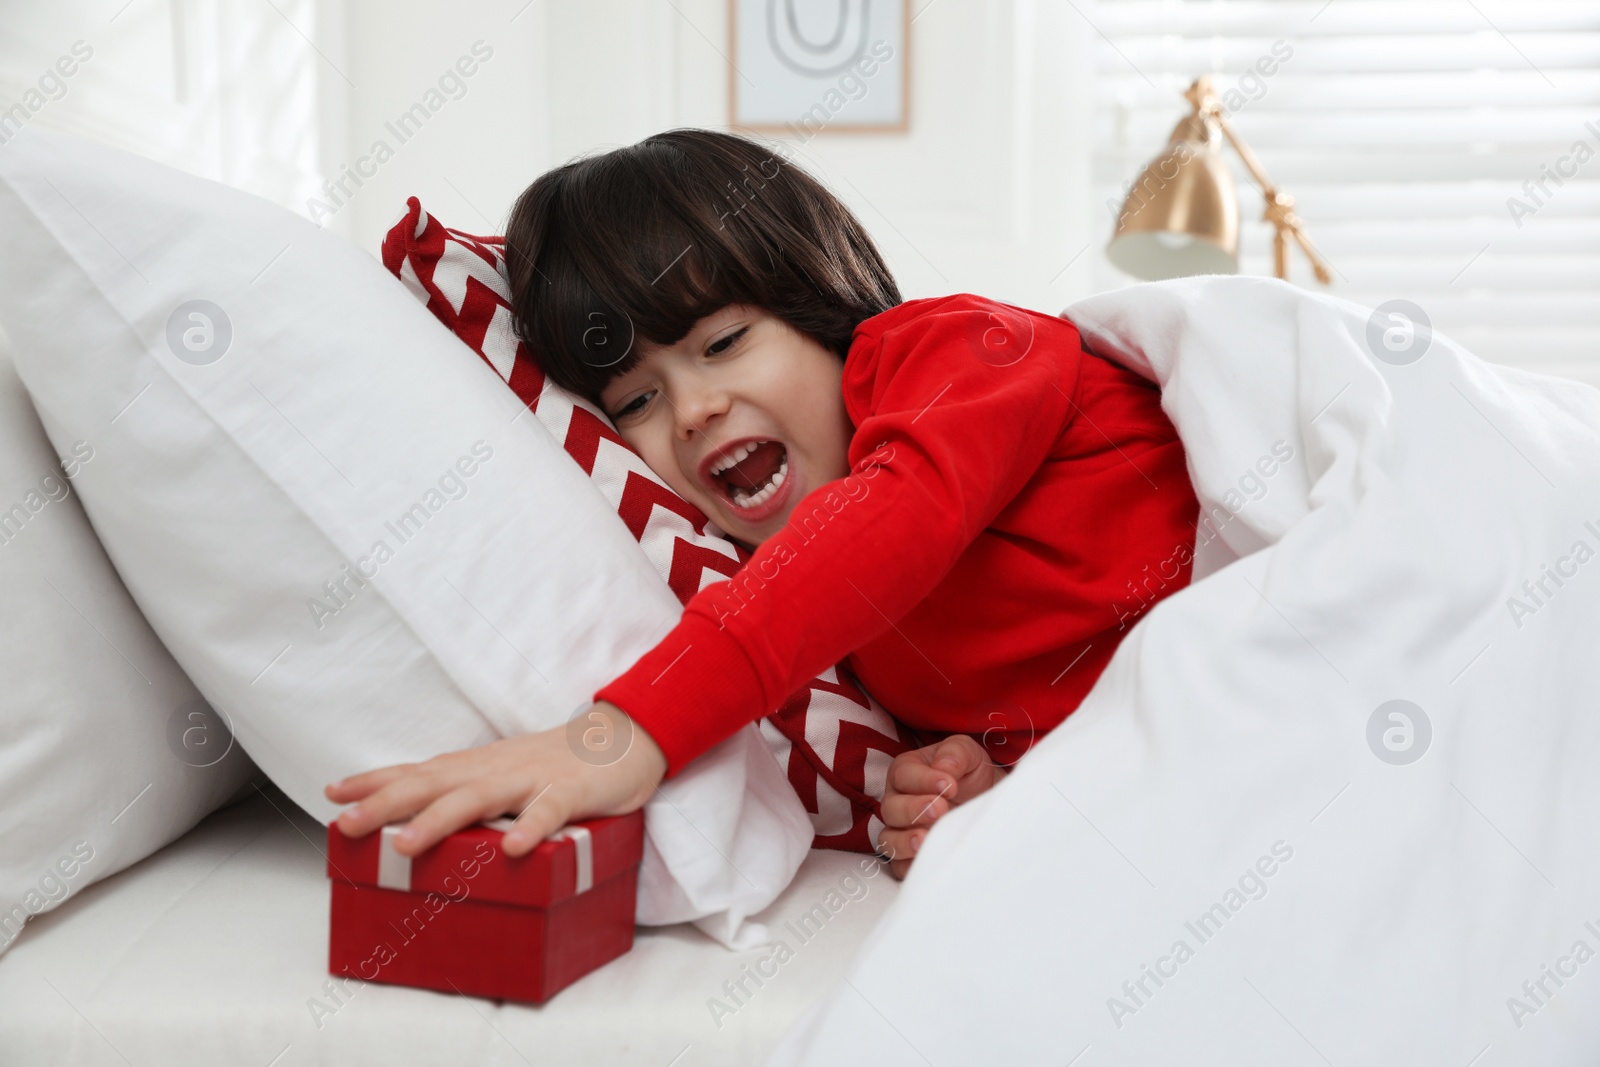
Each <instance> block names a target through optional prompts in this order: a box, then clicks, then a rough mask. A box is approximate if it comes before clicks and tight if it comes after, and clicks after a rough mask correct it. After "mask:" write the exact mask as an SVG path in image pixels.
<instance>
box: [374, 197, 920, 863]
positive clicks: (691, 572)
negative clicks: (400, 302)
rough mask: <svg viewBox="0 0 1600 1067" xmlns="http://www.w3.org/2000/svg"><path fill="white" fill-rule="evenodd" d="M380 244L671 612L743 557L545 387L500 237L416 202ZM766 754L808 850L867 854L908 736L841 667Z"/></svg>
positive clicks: (767, 730) (558, 392) (781, 725)
mask: <svg viewBox="0 0 1600 1067" xmlns="http://www.w3.org/2000/svg"><path fill="white" fill-rule="evenodd" d="M406 206H407V211H406V214H405V216H404V217H403V218H402V219H401V220H400V221H399V222H397V223H396V224H395V225H394V226H393V228H391V229H390V230H389V233H388V235H387V236H386V237H385V238H384V241H383V265H384V266H385V267H387V268H389V270H390V271H392V272H393V273H394V274H395V275H396V276H397V277H398V278H399V279H400V280H401V281H402V282H404V283H405V285H406V287H407V288H408V289H410V290H411V291H412V292H413V293H414V294H416V296H417V299H419V300H421V301H423V302H424V303H426V304H427V305H428V310H429V311H431V312H433V313H434V315H435V316H437V317H438V319H439V321H440V322H443V323H444V324H445V325H446V326H447V327H449V328H450V330H451V331H453V332H454V333H455V335H456V336H457V337H459V338H461V340H463V341H464V342H466V344H467V346H468V347H469V348H471V349H472V350H473V351H474V352H476V353H478V355H479V356H481V357H482V358H483V360H484V362H486V363H488V364H489V366H491V367H493V368H494V369H495V372H496V373H498V374H499V375H500V377H501V378H503V379H504V380H505V382H506V384H507V385H509V386H510V387H511V391H512V392H514V393H516V395H517V397H518V398H519V399H521V401H522V402H523V403H524V404H525V405H527V407H528V410H530V411H532V412H533V414H534V415H535V417H536V418H537V419H538V420H539V422H540V424H541V425H543V426H544V428H545V429H546V430H548V431H549V432H550V433H551V434H553V435H554V436H555V439H556V440H557V441H560V442H561V443H562V446H563V447H564V448H565V449H566V451H567V454H568V455H570V456H572V458H573V459H574V460H576V461H577V463H578V465H579V466H580V467H582V468H583V470H584V472H585V473H586V474H588V475H589V477H590V478H592V479H594V482H595V486H596V488H598V489H599V490H600V492H601V493H602V494H603V495H604V496H605V498H606V499H607V500H608V501H610V502H611V504H612V505H613V506H614V507H616V509H617V514H618V515H620V516H621V518H622V521H623V522H624V523H625V524H626V525H627V527H628V529H629V530H630V531H631V532H632V533H633V536H634V537H636V538H638V540H639V547H641V548H642V549H644V552H645V555H646V556H648V557H649V559H650V562H651V563H653V564H655V567H656V569H657V570H658V571H660V572H661V576H662V577H663V578H665V579H666V581H667V584H668V585H669V586H670V587H671V588H672V591H673V593H674V594H676V595H677V597H678V600H679V601H680V602H681V603H688V601H689V599H690V598H691V597H693V596H694V595H695V594H696V593H698V592H699V591H700V590H701V589H702V588H704V587H705V586H707V585H710V584H711V583H713V582H720V581H724V580H726V579H727V578H728V577H730V576H732V575H733V574H735V573H737V572H738V570H739V568H740V567H742V566H743V565H744V562H745V560H746V559H747V558H748V555H749V554H748V553H746V552H744V551H743V550H742V549H740V548H739V546H737V545H735V544H734V543H733V542H732V541H729V540H727V539H726V538H724V537H721V536H719V535H718V534H716V533H714V532H713V531H714V530H715V527H712V528H711V529H709V530H708V529H707V519H706V516H705V515H704V514H702V513H701V512H700V509H698V508H696V507H695V506H694V505H693V504H691V503H689V502H688V501H687V500H684V499H683V498H682V497H680V496H678V495H677V494H676V493H674V492H673V491H672V490H671V489H669V488H668V487H667V485H666V483H664V482H662V481H661V479H660V478H658V477H656V474H655V472H654V471H652V470H651V469H650V468H649V467H648V466H647V465H646V464H645V462H644V460H642V459H640V458H639V457H638V456H637V455H636V454H635V453H634V452H633V451H632V449H630V448H629V447H628V445H627V443H626V442H624V441H623V439H622V437H621V436H620V435H618V433H617V432H616V430H615V429H613V428H612V426H611V422H610V420H609V419H607V418H606V416H605V413H604V412H602V411H600V410H599V409H598V408H596V407H595V406H594V405H593V404H590V403H589V402H588V401H586V400H583V399H581V398H579V397H576V396H573V395H572V394H570V393H568V392H567V391H566V390H564V389H561V388H559V387H557V386H555V385H553V384H550V383H548V382H546V381H545V378H544V374H543V373H542V372H541V371H540V370H539V366H538V364H537V363H535V362H534V360H533V357H532V356H531V355H530V353H529V352H528V349H527V346H526V345H524V344H523V343H522V341H521V339H520V338H519V337H518V336H517V333H516V329H515V328H514V326H513V325H512V318H511V303H510V288H509V286H508V285H507V283H506V278H505V272H504V262H505V239H504V238H502V237H474V236H472V235H471V234H466V233H462V232H461V231H459V230H452V229H448V228H446V227H445V226H444V225H442V224H441V223H440V222H439V221H438V220H437V219H435V218H433V217H432V216H431V215H429V214H428V213H427V212H425V211H423V210H422V204H421V203H420V202H419V201H418V200H417V198H416V197H412V198H411V199H409V200H407V201H406ZM761 733H762V736H763V737H765V738H766V739H767V742H768V744H770V745H771V746H772V752H773V755H774V756H775V757H776V758H777V760H778V763H779V765H781V766H782V767H783V768H784V769H785V771H786V773H787V774H788V777H789V782H790V783H791V784H792V785H793V786H794V789H795V792H796V793H797V794H799V796H800V800H801V802H802V803H803V804H804V805H805V807H806V810H807V811H808V812H810V813H811V823H812V826H813V827H814V828H815V830H816V838H815V840H814V841H813V845H814V846H815V847H817V848H835V849H847V850H852V851H858V852H871V851H872V850H873V846H874V844H876V842H877V840H878V832H879V831H880V830H882V829H883V823H882V821H881V820H880V818H879V814H880V813H879V811H878V805H879V803H880V802H881V800H882V798H883V791H884V785H885V780H886V776H887V773H888V769H889V763H890V761H892V760H893V759H894V757H895V756H896V755H898V754H899V753H901V752H905V751H907V750H908V749H910V748H912V747H914V745H915V743H916V742H915V738H914V737H913V735H912V734H911V733H910V732H909V731H907V730H906V729H905V728H904V727H902V726H901V725H900V724H899V723H897V722H896V721H895V720H894V719H893V718H891V717H890V715H889V714H888V713H887V712H886V711H884V710H883V709H882V708H881V707H879V706H878V704H877V702H876V701H874V700H873V699H872V698H871V697H869V696H868V695H867V694H866V693H865V692H864V691H862V689H861V687H860V686H858V685H857V684H856V683H855V680H854V679H853V678H851V677H850V676H849V674H848V673H847V672H846V671H845V670H844V669H843V668H842V667H838V668H834V669H831V670H828V671H824V672H823V673H822V674H821V675H819V676H818V677H817V678H815V679H813V680H812V682H811V683H810V685H809V686H807V687H806V688H805V689H802V690H800V691H799V692H798V693H795V694H794V695H793V696H791V697H790V698H789V699H788V700H787V701H785V702H784V704H783V706H782V707H781V708H779V709H778V710H777V711H776V712H774V713H773V714H772V715H771V716H770V717H768V718H766V719H763V720H761Z"/></svg>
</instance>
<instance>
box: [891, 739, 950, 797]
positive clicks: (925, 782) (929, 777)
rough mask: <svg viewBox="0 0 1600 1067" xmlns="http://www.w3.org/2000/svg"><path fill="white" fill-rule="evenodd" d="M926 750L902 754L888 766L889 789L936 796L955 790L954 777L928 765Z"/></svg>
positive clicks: (927, 751)
mask: <svg viewBox="0 0 1600 1067" xmlns="http://www.w3.org/2000/svg"><path fill="white" fill-rule="evenodd" d="M929 751H930V750H928V749H925V748H923V749H918V750H917V751H915V752H902V753H901V754H900V755H898V756H896V757H895V758H894V762H892V763H890V764H889V788H890V789H891V790H893V791H894V792H896V793H923V794H927V795H929V796H937V795H939V794H940V793H948V792H949V791H950V790H952V789H954V788H955V785H956V777H957V776H956V775H953V774H951V773H950V772H948V771H944V770H935V769H934V768H933V767H931V766H929V763H928V758H927V757H928V754H929Z"/></svg>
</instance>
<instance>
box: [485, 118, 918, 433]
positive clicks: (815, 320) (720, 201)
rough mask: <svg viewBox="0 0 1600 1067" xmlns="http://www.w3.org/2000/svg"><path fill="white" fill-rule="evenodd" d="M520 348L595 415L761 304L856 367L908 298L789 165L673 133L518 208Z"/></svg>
mask: <svg viewBox="0 0 1600 1067" xmlns="http://www.w3.org/2000/svg"><path fill="white" fill-rule="evenodd" d="M506 265H507V267H508V270H509V273H510V276H511V308H512V312H513V314H514V316H515V319H516V326H517V332H518V333H519V334H520V335H521V336H522V339H523V340H525V341H526V342H527V343H528V346H529V347H530V348H531V349H532V351H533V354H534V358H535V359H537V360H538V362H539V365H540V367H541V368H542V369H543V370H544V372H545V374H546V375H547V376H548V377H549V378H550V380H551V381H553V382H555V383H556V384H557V385H560V386H563V387H565V388H566V389H569V390H571V391H572V392H575V393H577V394H578V395H580V396H583V397H585V398H587V399H589V400H591V401H594V402H596V403H598V402H599V396H600V391H601V390H602V389H604V388H605V386H606V384H607V383H608V382H610V381H611V380H612V379H613V378H615V377H616V376H617V375H619V374H623V373H625V372H626V371H628V370H629V369H630V368H631V367H632V366H633V365H634V364H635V363H636V362H638V359H639V355H640V353H639V346H638V343H637V342H638V341H639V340H640V339H644V340H648V341H651V342H653V343H655V344H658V345H671V344H676V343H677V342H678V341H680V340H682V339H683V338H684V337H685V336H686V335H687V334H688V332H689V330H690V329H691V328H692V327H693V326H694V324H695V323H696V322H697V321H699V320H700V319H701V318H704V317H705V316H706V315H709V314H711V313H712V312H714V311H717V310H718V309H720V308H723V307H726V306H727V305H729V304H751V305H754V306H757V307H760V308H763V309H764V310H766V311H767V312H769V313H770V314H772V315H775V316H777V317H778V318H781V319H783V320H784V321H786V322H787V323H789V325H791V326H793V327H795V328H796V329H798V330H801V331H804V332H805V333H808V334H810V335H811V336H813V337H815V338H816V339H817V340H818V341H819V342H821V343H822V344H823V345H824V346H826V347H827V348H829V349H831V350H832V351H834V352H835V353H837V354H838V355H839V357H840V358H841V359H842V358H843V357H844V355H845V352H846V351H847V350H848V349H849V346H850V336H851V334H852V333H853V332H854V330H855V328H856V325H857V324H858V323H860V322H861V321H862V320H863V319H866V318H870V317H871V316H873V315H876V314H878V313H880V312H882V311H886V310H888V309H889V308H891V307H893V306H895V305H896V304H898V303H900V290H899V288H898V287H897V286H896V285H895V282H894V278H893V276H892V275H890V273H889V268H888V267H886V266H885V265H884V262H883V258H882V257H881V256H880V255H879V254H878V250H877V248H876V247H874V245H873V243H872V239H871V238H870V237H869V236H868V235H867V231H866V230H865V229H864V228H863V227H862V225H861V223H860V222H858V221H857V220H856V218H855V216H854V215H852V214H851V213H850V210H849V209H848V208H847V207H845V206H844V204H842V203H840V201H839V199H838V198H837V197H835V196H834V195H833V194H832V193H831V192H829V191H828V190H827V189H826V188H825V187H824V186H823V185H822V184H821V183H819V182H818V181H817V180H816V179H815V178H813V177H811V176H810V175H809V174H807V173H806V172H805V171H804V170H802V169H801V168H800V167H799V166H797V165H796V164H795V163H794V162H792V161H791V160H790V159H788V158H787V157H786V156H784V155H781V154H779V153H778V152H777V151H775V150H773V149H769V148H766V147H764V146H762V145H760V144H757V143H756V142H754V141H751V140H748V139H746V138H743V137H738V136H735V135H733V134H727V133H717V132H714V131H711V130H692V129H682V130H669V131H667V132H666V133H659V134H656V135H655V136H653V137H647V138H645V139H644V140H643V141H640V142H639V143H638V144H635V145H630V146H628V147H626V148H618V149H615V150H613V151H610V152H606V153H604V154H601V155H596V156H590V157H588V158H585V159H578V160H574V161H573V162H571V163H567V164H565V165H563V166H560V167H556V168H555V169H553V170H551V171H549V172H547V173H545V174H543V175H541V176H540V177H539V179H538V180H537V181H535V182H534V183H533V184H532V185H530V186H529V187H528V188H527V190H525V191H524V192H523V194H522V195H521V196H520V197H518V198H517V202H516V205H515V206H514V207H513V208H512V209H511V221H510V223H509V224H508V225H507V227H506Z"/></svg>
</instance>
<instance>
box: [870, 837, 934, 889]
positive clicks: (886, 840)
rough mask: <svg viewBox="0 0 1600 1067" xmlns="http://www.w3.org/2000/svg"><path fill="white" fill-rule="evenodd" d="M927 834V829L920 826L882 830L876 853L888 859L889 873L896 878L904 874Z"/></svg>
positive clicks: (902, 876)
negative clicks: (914, 828)
mask: <svg viewBox="0 0 1600 1067" xmlns="http://www.w3.org/2000/svg"><path fill="white" fill-rule="evenodd" d="M927 836H928V831H927V830H925V829H920V828H919V829H916V830H884V831H883V832H881V833H880V834H879V835H878V853H879V855H881V856H884V857H885V858H886V859H888V860H889V873H890V874H891V875H893V876H894V877H895V879H896V880H899V879H901V878H904V877H905V876H906V871H907V870H909V869H910V867H911V861H912V860H914V859H916V857H917V851H918V850H919V849H920V848H922V842H923V839H924V838H926V837H927Z"/></svg>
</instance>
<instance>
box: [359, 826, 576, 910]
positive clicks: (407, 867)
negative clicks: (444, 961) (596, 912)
mask: <svg viewBox="0 0 1600 1067" xmlns="http://www.w3.org/2000/svg"><path fill="white" fill-rule="evenodd" d="M483 825H485V826H487V827H489V828H490V829H491V830H499V831H500V832H502V833H504V832H505V831H507V830H509V829H511V820H510V819H496V820H494V821H493V822H487V823H484V824H483ZM404 829H405V825H404V824H400V825H395V826H385V827H384V828H383V833H382V835H381V837H380V839H379V842H378V885H379V886H380V887H381V888H383V889H399V890H401V891H402V892H407V893H409V892H410V891H411V857H410V856H402V855H401V854H400V853H399V852H397V851H395V847H394V842H395V838H396V837H398V836H399V834H400V831H401V830H404ZM549 840H551V841H571V842H572V847H573V848H574V849H575V850H576V851H577V857H578V885H577V889H576V890H575V891H574V892H577V893H586V892H588V891H589V890H590V889H592V888H594V835H593V834H591V833H589V830H588V828H587V827H583V826H564V827H562V828H561V829H559V830H557V831H556V832H555V833H553V834H551V835H550V837H549Z"/></svg>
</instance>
